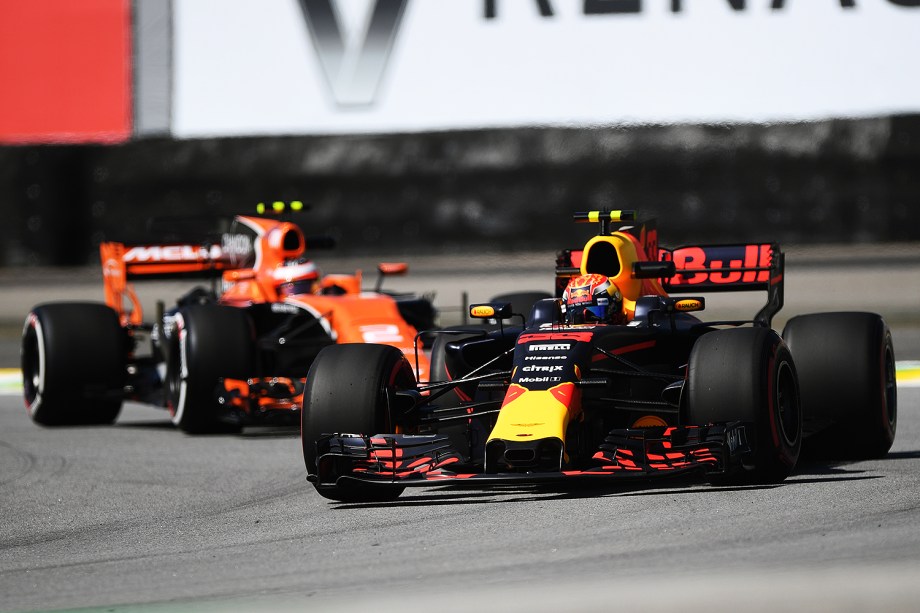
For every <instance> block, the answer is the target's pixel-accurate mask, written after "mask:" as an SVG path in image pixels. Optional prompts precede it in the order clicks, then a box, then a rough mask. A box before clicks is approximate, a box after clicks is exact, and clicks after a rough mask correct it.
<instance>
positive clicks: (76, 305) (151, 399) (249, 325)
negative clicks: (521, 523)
mask: <svg viewBox="0 0 920 613" xmlns="http://www.w3.org/2000/svg"><path fill="white" fill-rule="evenodd" d="M276 208H279V209H280V208H281V207H276ZM295 208H299V207H295ZM225 226H226V227H225V231H223V232H219V233H215V234H213V235H208V236H207V237H206V238H207V240H201V238H200V237H198V240H193V241H188V240H176V241H168V242H160V243H157V244H126V243H122V242H105V243H102V245H101V246H100V255H101V259H102V272H103V281H104V287H105V303H104V304H103V303H91V302H54V303H47V304H41V305H38V306H36V307H34V308H33V309H32V310H31V312H30V313H29V314H28V316H27V317H26V322H25V327H24V330H23V340H22V372H23V383H24V386H23V387H24V395H25V404H26V407H27V409H28V411H29V413H30V415H31V417H32V419H33V420H34V421H35V422H36V423H39V424H41V425H45V426H54V425H64V424H88V423H111V422H113V421H114V420H115V419H116V418H117V416H118V414H119V412H120V410H121V406H122V403H123V401H124V400H135V401H140V402H144V403H149V404H152V405H155V406H159V407H164V408H167V409H168V410H169V412H170V414H171V416H172V421H173V423H174V424H175V425H176V426H178V427H179V428H180V429H182V430H184V431H186V432H190V433H204V432H214V431H228V430H230V431H232V430H235V429H239V428H240V427H241V426H243V425H246V424H253V423H265V422H268V423H274V422H285V421H292V422H294V421H296V418H297V415H298V414H299V410H300V409H301V407H302V402H303V389H304V382H305V376H306V374H307V370H308V369H309V367H310V364H311V363H312V361H313V359H314V358H315V357H316V355H317V354H318V353H319V351H320V350H321V349H323V348H324V347H326V346H328V345H332V344H335V343H368V342H371V343H382V344H385V345H389V346H392V347H394V348H396V349H398V350H399V351H400V352H402V353H403V354H405V355H406V357H407V358H408V360H409V362H410V363H411V364H413V365H414V369H415V371H416V372H415V376H417V377H419V378H420V379H423V380H424V379H427V377H428V358H427V357H426V355H425V353H424V352H423V351H421V350H419V349H418V347H419V345H418V343H417V340H416V339H417V329H428V328H431V327H432V325H433V323H434V319H435V313H434V309H433V307H432V304H431V301H430V300H429V299H427V298H424V297H419V296H416V295H414V294H395V293H384V292H383V291H382V290H381V289H380V283H379V282H378V284H377V287H376V288H375V290H373V291H367V290H364V289H362V275H361V272H360V271H357V272H355V273H354V274H327V275H323V274H320V271H319V270H318V268H317V267H316V265H315V263H314V262H313V261H312V260H311V259H310V258H309V257H308V255H307V254H308V252H310V251H311V250H312V249H315V248H319V247H324V246H329V243H330V240H331V239H329V238H328V237H318V238H310V237H307V236H305V235H304V233H303V231H302V230H301V228H300V226H298V225H297V224H296V223H294V222H293V221H291V220H290V219H289V218H288V219H282V218H281V217H280V216H278V217H269V216H246V215H238V216H236V217H234V218H233V220H232V222H230V223H229V224H226V223H225ZM406 269H407V267H406V265H405V264H403V263H383V264H380V265H379V266H378V271H379V273H380V275H381V279H382V277H383V276H384V275H392V274H402V273H404V272H405V271H406ZM179 277H198V278H210V279H211V280H212V284H211V287H208V288H205V287H196V288H195V289H193V290H191V291H189V292H188V293H186V294H185V295H183V296H181V297H180V298H179V299H178V300H177V301H176V303H175V305H174V306H172V307H171V308H165V306H164V304H163V303H162V302H159V303H158V305H157V313H156V317H155V319H153V321H150V320H147V319H145V316H144V312H143V309H142V306H141V301H140V300H139V299H138V297H137V294H136V293H135V291H134V288H133V287H132V284H131V281H133V280H142V279H163V278H168V279H172V278H179Z"/></svg>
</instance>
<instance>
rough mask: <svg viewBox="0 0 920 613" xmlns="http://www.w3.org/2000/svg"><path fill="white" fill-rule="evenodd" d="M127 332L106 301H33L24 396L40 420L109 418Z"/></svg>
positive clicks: (117, 407)
mask: <svg viewBox="0 0 920 613" xmlns="http://www.w3.org/2000/svg"><path fill="white" fill-rule="evenodd" d="M126 346H127V338H126V336H125V332H124V330H123V329H122V327H121V324H120V322H119V320H118V315H117V314H116V313H115V311H114V310H112V309H111V308H109V307H108V306H107V305H104V304H98V303H90V302H60V303H52V304H43V305H39V306H37V307H35V308H34V309H32V311H31V312H30V313H29V315H28V316H27V317H26V321H25V326H24V327H23V333H22V348H21V366H22V379H23V386H22V387H23V397H24V400H25V404H26V409H27V410H28V411H29V415H30V416H31V418H32V421H34V422H35V423H37V424H41V425H43V426H63V425H89V424H110V423H112V422H114V421H115V419H116V418H117V417H118V413H119V412H120V411H121V404H122V399H123V394H124V383H125V366H126V361H127V349H126Z"/></svg>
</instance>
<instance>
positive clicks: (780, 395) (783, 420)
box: [776, 361, 802, 447]
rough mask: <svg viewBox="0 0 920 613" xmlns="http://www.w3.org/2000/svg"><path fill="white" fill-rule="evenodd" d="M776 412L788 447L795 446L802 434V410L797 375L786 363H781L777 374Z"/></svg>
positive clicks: (781, 432) (781, 433)
mask: <svg viewBox="0 0 920 613" xmlns="http://www.w3.org/2000/svg"><path fill="white" fill-rule="evenodd" d="M776 410H777V414H778V416H779V419H778V420H777V421H778V424H779V430H780V435H781V436H782V437H783V440H784V441H785V442H786V444H787V445H788V446H790V447H791V446H795V445H796V443H797V442H798V439H799V432H801V419H802V408H801V403H800V402H799V389H798V385H797V384H796V379H795V373H794V372H793V370H792V366H791V365H790V364H789V362H786V361H783V362H782V363H780V365H779V368H778V369H777V373H776Z"/></svg>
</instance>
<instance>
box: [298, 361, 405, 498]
mask: <svg viewBox="0 0 920 613" xmlns="http://www.w3.org/2000/svg"><path fill="white" fill-rule="evenodd" d="M415 385H416V383H415V375H414V373H413V372H412V366H411V365H410V364H409V362H408V361H407V360H406V358H405V356H404V355H403V353H402V352H401V351H400V350H398V349H396V348H395V347H391V346H389V345H373V344H362V343H355V344H342V345H330V346H329V347H326V348H325V349H323V350H322V351H321V352H320V353H319V355H318V356H317V357H316V360H315V361H314V362H313V364H312V366H311V367H310V371H309V372H308V373H307V384H306V388H305V389H304V408H303V411H302V413H301V444H302V447H303V457H304V462H305V464H306V467H307V472H308V473H309V474H313V475H315V474H317V473H318V467H317V459H318V458H317V453H316V441H317V440H319V438H320V437H321V436H322V435H323V434H334V433H348V434H363V435H367V436H369V435H373V434H385V433H391V432H395V429H396V426H397V425H398V423H397V420H396V416H394V415H391V414H390V402H389V400H388V396H389V394H390V393H392V392H393V391H397V390H405V389H414V388H415ZM329 469H330V470H331V471H332V473H333V474H324V475H319V476H320V477H322V481H323V483H324V484H328V483H330V482H334V481H335V478H336V477H337V475H336V474H334V472H335V467H334V466H330V468H329ZM404 489H405V488H401V487H392V486H386V487H375V486H374V485H373V484H370V485H368V484H356V485H351V484H350V485H347V486H340V485H336V486H332V485H322V486H320V485H319V484H317V492H319V494H320V495H322V496H324V497H325V498H329V499H331V500H337V501H340V502H385V501H389V500H394V499H396V498H397V497H399V495H400V494H401V493H402V492H403V490H404Z"/></svg>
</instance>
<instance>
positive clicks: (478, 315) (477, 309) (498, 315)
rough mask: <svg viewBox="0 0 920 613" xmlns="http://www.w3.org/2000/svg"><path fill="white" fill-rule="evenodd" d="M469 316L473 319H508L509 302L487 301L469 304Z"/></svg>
mask: <svg viewBox="0 0 920 613" xmlns="http://www.w3.org/2000/svg"><path fill="white" fill-rule="evenodd" d="M470 317H472V318H473V319H508V318H509V317H511V303H510V302H487V303H484V304H471V305H470Z"/></svg>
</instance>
